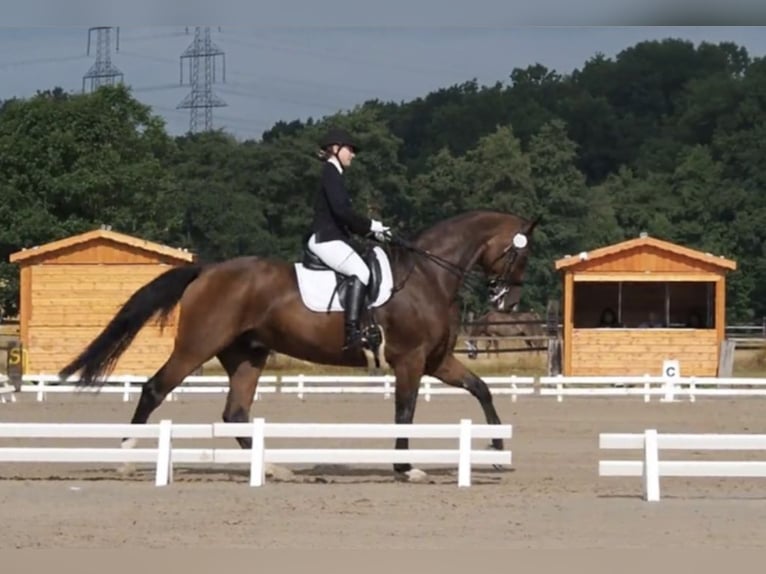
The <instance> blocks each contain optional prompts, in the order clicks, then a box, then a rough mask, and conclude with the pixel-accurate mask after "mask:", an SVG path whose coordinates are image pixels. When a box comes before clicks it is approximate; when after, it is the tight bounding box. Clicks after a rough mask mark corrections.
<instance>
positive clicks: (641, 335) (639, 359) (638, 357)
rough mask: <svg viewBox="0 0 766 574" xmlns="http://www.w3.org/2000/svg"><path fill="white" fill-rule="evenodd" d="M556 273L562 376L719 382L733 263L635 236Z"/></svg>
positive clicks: (567, 260)
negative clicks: (674, 370) (672, 364)
mask: <svg viewBox="0 0 766 574" xmlns="http://www.w3.org/2000/svg"><path fill="white" fill-rule="evenodd" d="M556 269H557V270H558V271H560V272H562V274H563V283H564V289H563V294H564V313H563V358H562V374H563V375H565V376H582V375H603V376H621V375H644V374H649V375H660V374H662V366H663V363H664V361H666V360H677V361H679V366H680V371H681V372H680V375H682V376H719V373H720V371H719V368H720V367H719V366H720V363H721V356H722V347H723V343H724V339H725V325H726V273H727V272H728V271H732V270H734V269H736V263H735V262H734V261H731V260H729V259H726V258H725V257H722V256H716V255H713V254H710V253H703V252H700V251H696V250H694V249H689V248H687V247H683V246H680V245H676V244H674V243H670V242H667V241H662V240H660V239H656V238H653V237H649V236H648V235H647V234H645V233H642V234H641V236H640V237H638V238H636V239H630V240H628V241H623V242H621V243H616V244H614V245H609V246H606V247H602V248H599V249H595V250H593V251H589V252H583V253H580V254H578V255H567V256H566V257H564V258H562V259H559V260H558V261H556Z"/></svg>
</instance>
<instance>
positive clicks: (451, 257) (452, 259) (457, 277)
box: [416, 229, 492, 293]
mask: <svg viewBox="0 0 766 574" xmlns="http://www.w3.org/2000/svg"><path fill="white" fill-rule="evenodd" d="M491 236H492V233H491V230H490V229H477V230H470V229H459V230H455V231H454V232H453V233H447V232H446V231H445V230H440V232H439V233H436V232H434V231H432V232H430V233H427V234H425V235H424V236H422V237H421V238H419V239H418V241H417V242H416V245H417V246H418V247H419V248H420V249H422V250H424V251H426V252H428V253H430V254H431V255H434V256H436V257H437V258H438V259H440V260H441V261H442V262H447V263H448V264H449V266H450V267H451V269H446V268H445V267H444V266H442V265H438V264H436V263H434V262H432V261H427V260H426V261H424V262H423V263H422V264H421V266H420V267H421V269H422V271H423V273H425V274H426V275H427V276H428V278H429V280H430V281H431V282H432V284H434V285H441V286H442V287H443V288H444V289H445V291H448V292H454V293H456V292H457V290H458V289H459V287H460V284H461V283H462V282H463V280H464V279H465V276H466V275H467V274H468V272H469V271H470V269H471V267H473V265H474V264H475V263H476V261H477V260H478V258H479V256H480V255H481V252H482V250H483V248H484V245H485V244H486V242H487V241H488V240H489V239H490V237H491ZM458 270H460V273H458Z"/></svg>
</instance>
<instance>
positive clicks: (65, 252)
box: [10, 229, 194, 375]
mask: <svg viewBox="0 0 766 574" xmlns="http://www.w3.org/2000/svg"><path fill="white" fill-rule="evenodd" d="M10 261H11V263H17V264H18V265H19V266H20V278H21V282H20V283H21V284H20V302H19V328H20V339H21V344H22V353H23V358H24V361H23V363H24V364H23V372H24V373H31V374H55V373H57V372H58V371H59V370H60V369H61V368H62V367H64V366H65V365H66V364H67V363H68V362H69V361H70V360H71V359H72V358H74V357H75V356H76V355H77V354H78V353H80V352H81V351H82V350H83V349H84V348H85V346H86V345H87V344H88V343H89V342H90V341H91V340H92V339H93V338H94V337H95V336H96V335H98V334H99V333H100V332H101V330H102V329H103V328H104V327H105V326H106V325H107V323H108V322H109V321H110V320H111V318H112V317H113V316H114V314H115V313H116V312H117V311H118V310H119V308H120V307H121V306H122V305H123V303H125V301H127V299H128V298H129V297H130V296H131V295H132V294H133V293H134V292H135V291H136V290H137V289H139V288H140V287H141V286H143V285H144V284H146V283H148V282H149V281H151V280H152V279H154V278H155V277H156V276H157V275H159V274H160V273H163V272H164V271H166V270H168V269H170V268H171V267H174V266H177V265H182V264H187V263H190V262H193V261H194V255H193V254H191V253H189V252H187V251H185V250H181V249H175V248H172V247H168V246H166V245H161V244H158V243H153V242H151V241H145V240H143V239H139V238H136V237H132V236H130V235H125V234H122V233H117V232H115V231H111V230H108V229H96V230H93V231H89V232H86V233H82V234H79V235H74V236H72V237H67V238H64V239H61V240H59V241H54V242H52V243H47V244H45V245H40V246H37V247H33V248H29V249H23V250H21V251H17V252H16V253H13V254H12V255H11V256H10ZM177 316H178V308H176V309H175V311H174V313H173V315H172V316H171V317H170V320H169V321H168V323H166V325H165V328H164V329H163V330H160V328H159V326H158V325H156V324H154V323H152V322H150V323H148V324H147V325H145V326H144V328H143V329H142V330H141V331H139V333H138V335H137V336H136V338H135V339H134V341H133V343H132V344H131V346H130V347H129V348H128V350H127V351H126V352H125V354H124V355H123V356H122V357H120V360H119V361H118V362H117V364H116V367H115V369H114V371H113V374H115V375H119V374H130V375H151V374H153V373H154V372H155V371H156V370H157V369H158V368H159V367H160V366H162V364H163V363H164V362H165V360H166V359H167V357H168V356H169V355H170V352H171V350H172V348H173V339H174V337H175V332H176V320H177Z"/></svg>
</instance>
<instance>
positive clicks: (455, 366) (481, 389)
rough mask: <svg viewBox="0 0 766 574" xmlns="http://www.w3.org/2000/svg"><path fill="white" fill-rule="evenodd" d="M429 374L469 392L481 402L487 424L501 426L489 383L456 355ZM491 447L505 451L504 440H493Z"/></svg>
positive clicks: (446, 359) (447, 358)
mask: <svg viewBox="0 0 766 574" xmlns="http://www.w3.org/2000/svg"><path fill="white" fill-rule="evenodd" d="M429 374H432V375H433V376H434V377H436V378H437V379H440V380H441V381H442V382H444V383H445V384H447V385H451V386H453V387H460V388H463V389H465V390H467V391H468V392H469V393H471V394H472V395H473V396H474V397H476V399H477V400H478V401H479V404H480V405H481V409H482V411H484V416H485V418H486V419H487V424H491V425H497V424H501V423H500V417H499V416H498V414H497V411H496V410H495V405H494V403H493V401H492V393H491V392H490V390H489V387H488V386H487V383H485V382H484V381H483V380H482V379H481V377H479V376H478V375H476V374H475V373H473V372H472V371H471V370H469V369H468V368H467V367H466V366H465V365H463V363H461V362H460V361H458V360H457V359H456V358H455V356H454V355H447V356H446V357H445V358H444V360H443V361H442V362H441V364H440V365H439V366H438V367H437V368H436V369H434V370H433V373H429ZM491 446H492V447H493V448H495V449H497V450H503V439H501V438H495V439H492V445H491Z"/></svg>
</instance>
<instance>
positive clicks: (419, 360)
mask: <svg viewBox="0 0 766 574" xmlns="http://www.w3.org/2000/svg"><path fill="white" fill-rule="evenodd" d="M424 369H425V359H424V358H423V354H422V353H420V352H413V353H411V354H410V355H408V356H407V357H405V358H402V359H399V360H398V361H397V362H396V365H395V367H394V375H395V376H396V390H395V393H394V404H395V408H396V413H395V418H394V420H395V422H396V424H412V420H413V418H414V417H415V405H416V404H417V401H418V391H419V388H420V379H421V377H422V376H423V371H424ZM409 443H410V441H409V439H408V438H405V437H400V438H397V439H396V447H395V448H396V449H397V450H407V449H408V448H409ZM394 472H395V473H396V474H397V475H398V476H400V477H403V478H404V479H405V480H408V481H410V482H422V481H423V480H425V479H426V478H427V475H426V473H425V472H424V471H422V470H420V469H417V468H413V467H412V465H411V464H410V463H408V462H404V463H394Z"/></svg>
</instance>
